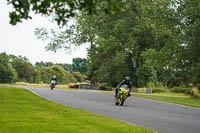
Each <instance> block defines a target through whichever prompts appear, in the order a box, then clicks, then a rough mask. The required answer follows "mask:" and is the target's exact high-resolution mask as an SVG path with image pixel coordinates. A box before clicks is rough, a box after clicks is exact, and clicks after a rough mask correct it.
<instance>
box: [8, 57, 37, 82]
mask: <svg viewBox="0 0 200 133" xmlns="http://www.w3.org/2000/svg"><path fill="white" fill-rule="evenodd" d="M9 58H10V59H9V60H10V63H11V64H12V66H13V68H14V69H15V70H16V72H17V74H18V80H19V81H27V82H31V83H32V82H33V74H34V67H33V65H32V64H31V63H30V62H29V60H28V59H27V58H26V57H22V56H19V57H17V56H14V55H10V56H9Z"/></svg>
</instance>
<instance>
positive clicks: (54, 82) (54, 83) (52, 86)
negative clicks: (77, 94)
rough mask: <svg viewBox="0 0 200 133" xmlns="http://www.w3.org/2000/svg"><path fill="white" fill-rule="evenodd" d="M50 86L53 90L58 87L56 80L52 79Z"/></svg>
mask: <svg viewBox="0 0 200 133" xmlns="http://www.w3.org/2000/svg"><path fill="white" fill-rule="evenodd" d="M50 87H51V90H53V88H55V87H56V81H55V80H51V84H50Z"/></svg>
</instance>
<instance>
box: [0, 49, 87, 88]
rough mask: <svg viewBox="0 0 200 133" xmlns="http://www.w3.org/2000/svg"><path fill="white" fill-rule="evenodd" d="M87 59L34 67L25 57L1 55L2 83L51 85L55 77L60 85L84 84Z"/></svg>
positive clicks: (0, 77)
mask: <svg viewBox="0 0 200 133" xmlns="http://www.w3.org/2000/svg"><path fill="white" fill-rule="evenodd" d="M85 63H86V59H82V58H74V59H73V64H61V63H59V64H54V63H52V62H43V61H41V62H36V63H35V65H32V64H31V63H30V62H29V60H28V58H26V57H23V56H15V55H7V54H6V53H0V83H15V82H17V81H18V82H29V83H50V80H51V78H52V76H53V75H56V76H57V79H58V84H66V83H72V82H73V83H76V82H82V81H84V79H85V78H86V76H85V74H86V72H87V68H86V67H85V66H86V65H85Z"/></svg>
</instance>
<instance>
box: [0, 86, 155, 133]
mask: <svg viewBox="0 0 200 133" xmlns="http://www.w3.org/2000/svg"><path fill="white" fill-rule="evenodd" d="M0 112H1V113H0V118H1V119H0V133H154V131H151V130H149V129H145V128H142V127H137V126H134V125H131V124H127V123H125V122H122V121H119V120H115V119H112V118H108V117H105V116H100V115H97V114H94V113H90V112H87V111H82V110H79V109H74V108H70V107H66V106H63V105H60V104H56V103H53V102H50V101H48V100H46V99H43V98H40V97H38V96H36V95H34V94H32V93H31V92H29V91H27V90H24V89H20V88H13V87H5V86H4V87H2V86H0Z"/></svg>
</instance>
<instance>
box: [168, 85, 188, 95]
mask: <svg viewBox="0 0 200 133" xmlns="http://www.w3.org/2000/svg"><path fill="white" fill-rule="evenodd" d="M171 92H175V93H185V94H190V93H191V89H190V88H184V87H173V88H172V89H171Z"/></svg>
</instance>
